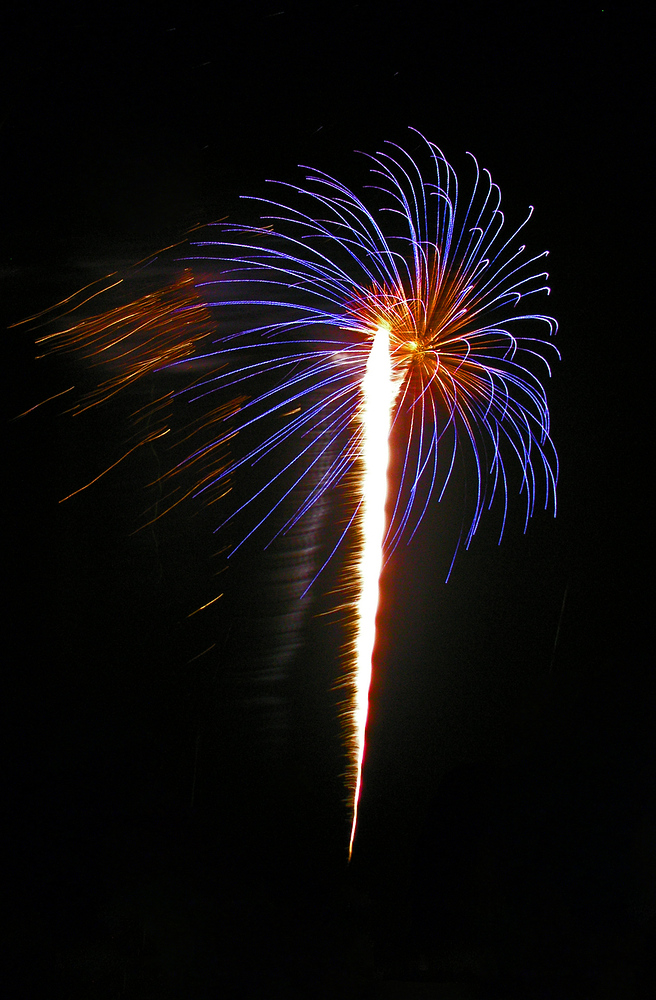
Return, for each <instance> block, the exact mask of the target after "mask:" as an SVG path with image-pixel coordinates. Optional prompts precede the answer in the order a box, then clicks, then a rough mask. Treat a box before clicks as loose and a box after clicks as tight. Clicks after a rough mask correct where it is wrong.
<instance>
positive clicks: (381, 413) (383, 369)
mask: <svg viewBox="0 0 656 1000" xmlns="http://www.w3.org/2000/svg"><path fill="white" fill-rule="evenodd" d="M389 340H390V331H389V329H388V328H387V327H384V326H380V327H378V329H377V330H376V334H375V337H374V342H373V345H372V348H371V353H370V354H369V359H368V361H367V370H366V373H365V376H364V379H363V380H362V396H363V401H362V410H361V416H360V419H361V421H362V425H363V430H364V447H363V459H364V471H363V481H362V516H361V520H360V524H361V528H362V552H361V555H360V560H359V564H358V577H359V589H360V596H359V598H358V602H357V614H356V637H355V705H354V707H353V726H354V730H355V732H354V741H355V748H356V780H355V791H354V795H353V822H352V825H351V839H350V841H349V851H348V856H349V861H350V859H351V855H352V853H353V841H354V839H355V830H356V826H357V822H358V805H359V801H360V789H361V786H362V762H363V760H364V735H365V729H366V726H367V712H368V709H369V687H370V684H371V661H372V655H373V651H374V642H375V640H376V612H377V610H378V596H379V588H380V573H381V569H382V565H383V542H384V538H385V501H386V499H387V470H388V466H389V457H390V449H389V434H390V422H391V413H392V407H393V405H394V400H395V399H396V395H397V393H398V390H399V385H398V383H397V382H396V381H395V380H394V379H393V378H392V363H391V359H390V349H389Z"/></svg>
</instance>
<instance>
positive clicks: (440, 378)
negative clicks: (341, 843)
mask: <svg viewBox="0 0 656 1000" xmlns="http://www.w3.org/2000/svg"><path fill="white" fill-rule="evenodd" d="M416 136H417V141H418V143H419V144H420V154H421V156H422V157H423V159H424V160H425V162H426V168H425V169H422V168H421V167H420V165H419V164H418V163H417V162H416V161H415V159H414V158H413V156H411V155H410V153H408V152H406V151H405V150H403V149H402V148H401V147H399V146H396V145H395V144H392V143H389V144H387V146H386V148H385V150H384V151H383V152H380V153H378V154H376V155H375V156H369V157H368V159H369V163H370V166H371V175H372V180H373V183H372V185H371V187H370V189H371V200H372V202H373V203H376V202H378V206H377V209H376V207H373V208H371V209H370V208H369V207H368V206H367V205H366V204H365V203H364V201H363V200H361V199H360V198H359V197H358V196H357V195H356V194H354V193H353V192H352V191H350V190H349V189H348V188H347V187H345V186H344V185H343V184H342V183H340V182H339V181H338V180H336V179H335V178H333V177H331V176H329V175H327V174H325V173H323V172H321V171H317V170H309V168H304V169H306V170H309V172H308V173H307V174H306V177H305V183H304V185H303V186H299V185H295V184H289V183H280V182H272V183H274V184H277V186H278V189H279V190H280V192H281V196H280V197H279V198H271V199H264V198H258V199H255V200H256V201H258V202H260V203H263V204H264V205H265V206H266V214H265V215H263V216H262V225H259V226H244V225H227V224H222V225H221V229H220V233H219V234H218V236H217V237H216V238H215V239H213V238H207V239H203V240H196V241H194V246H195V250H194V253H193V255H192V257H191V259H189V260H188V261H187V263H191V262H192V261H193V260H196V261H199V260H203V261H207V260H214V261H216V260H217V259H219V260H222V261H223V265H222V274H221V277H220V278H219V279H217V280H215V281H210V282H206V283H205V287H206V289H207V290H208V294H209V297H210V302H209V304H210V305H211V306H216V307H218V308H219V309H220V310H222V311H223V315H229V313H230V310H233V309H238V310H239V309H246V310H248V313H249V315H250V316H252V314H253V311H254V310H259V313H260V315H259V318H258V321H257V323H256V324H253V323H252V320H251V323H250V324H243V323H242V324H239V323H237V324H236V328H235V331H234V332H233V333H226V334H225V335H224V336H223V337H222V339H221V343H220V345H219V346H218V349H217V350H216V351H213V352H212V355H211V356H212V358H214V359H215V360H216V361H217V362H223V361H226V362H228V367H227V369H226V371H225V372H224V373H222V374H219V375H218V376H214V375H210V376H208V378H207V380H206V381H205V382H201V383H200V384H198V385H197V386H196V387H195V389H194V392H195V393H196V394H197V395H198V394H200V395H203V394H205V395H206V396H207V397H208V398H209V397H211V396H212V395H213V394H214V393H217V392H219V391H220V390H221V389H228V388H230V389H234V388H235V387H236V386H239V387H240V390H241V391H242V392H248V389H247V388H246V387H247V386H249V385H252V386H253V387H254V388H253V391H252V393H249V396H250V398H249V400H248V402H247V403H245V404H244V406H243V407H242V409H241V412H240V415H239V420H238V421H237V424H236V428H235V429H236V430H238V431H243V432H248V433H251V432H252V431H253V429H255V430H256V431H257V430H258V429H261V433H260V434H259V436H258V437H257V444H256V445H255V446H254V447H253V448H251V449H249V450H248V452H247V454H245V455H244V456H243V457H241V458H240V459H238V460H235V461H234V462H233V463H231V464H230V465H229V467H228V472H229V474H231V475H233V474H234V475H238V474H239V473H240V472H243V471H244V470H246V469H248V470H249V474H250V473H252V470H253V468H254V467H255V466H256V465H257V464H258V463H261V462H262V461H263V460H264V459H265V458H266V459H267V463H270V462H271V461H274V462H275V459H276V456H279V461H278V466H277V471H275V472H274V474H273V475H270V474H266V475H265V476H264V477H263V482H262V484H261V485H258V488H257V489H255V490H253V492H252V494H251V496H249V497H248V498H247V499H246V500H245V501H244V502H243V503H241V504H240V505H239V506H238V507H237V508H235V509H233V510H231V512H230V514H229V516H228V518H227V520H232V519H233V518H235V517H237V516H238V515H239V514H241V513H242V512H243V511H245V510H247V509H248V508H249V507H251V505H254V504H255V503H256V501H257V504H258V511H261V509H262V506H263V509H264V513H261V512H260V513H258V516H257V517H256V518H254V519H253V520H254V523H252V524H251V525H250V526H249V528H248V530H246V531H245V533H244V535H243V537H242V538H241V540H240V542H239V544H238V545H237V546H235V551H236V550H237V549H238V548H239V547H240V546H241V544H243V542H245V541H246V539H247V538H249V537H250V536H251V535H252V534H253V533H254V532H255V531H256V530H257V529H259V528H261V527H262V526H263V525H266V524H267V523H269V524H271V523H272V522H274V521H275V517H276V516H278V517H280V520H281V521H282V523H277V524H276V526H275V528H273V529H272V528H269V537H271V536H272V535H273V537H275V536H276V535H278V534H280V533H284V532H285V531H288V530H290V529H291V528H292V526H293V525H295V524H296V523H297V521H298V520H299V519H300V518H301V517H303V515H305V514H306V513H307V512H308V511H309V510H310V508H311V507H312V506H313V504H314V503H316V502H317V500H318V499H319V498H320V497H321V496H322V495H323V494H324V493H325V492H326V491H327V490H328V489H331V488H333V487H335V485H336V484H337V483H339V482H344V481H346V480H348V481H349V483H351V484H352V479H349V477H351V476H352V473H353V469H354V468H358V467H362V468H364V475H363V477H361V479H360V485H359V486H358V487H357V488H356V489H355V491H354V497H353V506H354V510H353V513H352V516H351V517H350V518H349V519H348V521H347V524H346V527H345V528H344V531H343V532H342V534H341V538H343V537H344V536H345V535H346V534H347V533H348V531H349V528H351V526H358V525H359V526H360V529H361V531H362V533H363V538H362V552H363V554H362V556H361V558H360V559H359V560H358V567H359V568H358V570H357V575H358V576H359V590H360V597H359V599H358V601H357V602H356V604H357V610H358V620H357V622H356V624H355V637H354V641H353V649H354V655H353V662H354V664H355V667H354V676H353V686H354V689H355V696H354V699H353V700H354V708H353V712H352V720H351V725H352V741H353V744H354V747H353V769H352V787H353V790H354V797H353V826H352V831H351V847H352V844H353V836H354V833H355V821H356V817H357V804H358V796H359V793H360V785H361V768H362V760H363V754H364V728H365V722H366V703H367V692H368V687H369V679H370V675H371V655H372V649H373V642H374V636H373V629H374V621H375V611H376V601H377V591H378V578H379V574H380V567H381V560H380V558H378V557H377V556H376V557H372V556H371V552H372V551H373V550H374V549H379V550H380V551H381V552H384V553H385V554H387V555H389V553H390V552H391V551H392V550H393V549H394V548H395V547H396V546H397V545H398V544H399V542H400V541H401V539H404V538H405V539H408V540H409V539H411V538H412V536H413V534H414V533H415V532H416V530H417V528H418V526H419V524H420V522H421V520H422V517H423V515H424V513H425V511H426V509H427V506H428V503H429V500H430V498H431V496H432V495H434V494H437V499H438V500H439V499H441V497H442V496H443V494H444V491H445V489H446V487H447V485H448V483H449V481H450V479H451V477H452V472H453V468H454V462H455V459H456V455H457V454H458V453H459V452H461V451H463V450H464V451H469V453H470V456H471V458H472V459H473V461H472V462H470V464H471V466H472V468H473V470H474V475H475V481H474V489H473V490H472V491H471V492H472V496H473V502H472V503H471V507H470V509H469V511H468V512H467V521H466V523H465V527H464V531H463V533H462V536H461V541H462V542H463V543H464V545H465V547H467V546H469V544H470V542H471V540H472V538H473V536H474V534H475V532H476V530H477V528H478V526H479V524H480V521H481V517H482V515H483V512H484V510H485V509H486V508H489V507H491V506H492V505H493V503H494V501H495V499H496V498H497V497H500V499H501V510H502V513H501V519H500V520H501V524H500V533H499V540H501V537H502V535H503V531H504V527H505V523H506V510H507V505H508V494H509V486H508V475H507V464H506V463H507V461H508V458H510V459H511V461H515V462H516V464H517V466H518V468H519V471H520V476H521V489H520V492H521V493H523V497H524V505H525V527H526V525H527V523H528V520H529V518H530V517H531V516H532V514H533V513H534V508H535V501H536V497H537V496H538V494H539V493H543V495H544V506H545V508H548V507H549V506H550V505H551V506H552V507H553V510H554V513H555V506H556V480H557V458H556V454H555V450H554V448H553V445H552V442H551V439H550V437H549V410H548V405H547V398H546V394H545V390H544V387H543V384H542V377H543V376H544V375H548V374H550V367H549V361H550V355H551V357H557V356H558V353H557V350H556V348H555V347H554V346H553V344H552V343H551V338H552V336H553V335H554V334H555V332H556V330H557V324H556V321H555V320H554V319H552V318H551V317H549V316H546V315H543V314H541V313H537V312H533V311H531V310H530V307H529V309H528V310H526V308H525V303H528V302H530V301H532V296H534V295H536V294H539V293H548V292H549V288H548V286H547V285H546V284H545V282H546V280H547V277H548V276H547V274H546V272H544V271H543V270H541V266H542V265H541V261H542V260H543V259H544V257H545V256H546V252H545V253H541V254H538V255H537V256H531V255H530V254H528V253H527V252H526V247H525V246H524V245H523V244H522V243H521V233H522V231H523V229H524V226H525V225H526V223H527V222H528V220H529V219H530V217H531V214H532V209H531V210H530V211H529V213H528V215H527V217H526V218H525V219H524V221H523V222H522V224H521V225H520V226H518V227H517V228H514V229H511V230H510V231H509V232H508V230H507V229H506V227H505V220H504V215H503V213H502V212H501V207H500V205H501V195H500V191H499V188H498V186H497V185H496V184H494V183H493V181H492V178H491V176H490V174H489V172H488V171H486V170H483V171H480V170H479V167H478V164H477V162H476V160H475V158H474V157H473V156H472V157H471V161H472V167H473V176H474V181H473V186H472V189H471V193H469V194H468V195H467V196H466V197H465V198H462V196H461V194H460V191H459V185H458V179H457V176H456V174H455V171H454V170H453V168H452V167H451V166H450V164H449V163H448V162H447V160H446V159H445V157H444V155H443V154H442V152H441V151H440V150H439V148H438V147H437V146H435V145H434V144H433V143H431V142H428V141H427V140H425V139H424V138H423V137H421V136H420V135H419V133H416ZM210 235H213V234H210ZM219 316H221V312H220V313H219ZM220 326H221V320H220V319H219V327H220ZM383 341H385V346H384V347H383V346H381V345H382V344H383ZM387 351H389V370H386V366H385V364H384V363H381V358H382V357H383V355H385V352H387ZM374 360H375V361H376V364H375V365H374V364H373V362H374ZM182 363H184V362H182ZM375 371H378V372H379V374H378V375H375V374H374V372H375ZM383 372H386V374H383ZM264 378H266V379H268V380H269V384H268V387H267V388H265V389H263V390H262V389H260V387H259V386H260V383H261V381H262V379H264ZM374 387H376V392H377V393H378V398H379V402H378V403H377V404H373V403H372V399H373V396H374V395H375V393H374ZM197 395H196V397H195V398H197ZM380 400H383V402H382V403H381V402H380ZM375 405H378V407H382V410H385V408H387V412H388V413H389V411H390V408H391V421H392V425H394V424H395V423H397V422H398V425H399V426H401V427H402V428H403V431H404V439H405V444H404V449H403V454H402V456H401V458H400V462H399V468H400V474H399V476H398V482H396V483H395V485H394V487H393V492H392V498H391V504H390V509H391V514H390V517H389V520H388V524H387V527H386V530H385V531H382V532H381V528H380V519H381V518H383V517H384V509H385V499H386V490H385V488H384V481H385V475H386V471H387V466H386V464H385V465H384V467H383V472H382V474H381V472H380V468H379V472H378V476H377V480H376V485H375V486H372V485H371V478H370V477H371V476H372V475H374V474H373V473H372V472H371V469H372V461H374V459H373V458H372V454H371V448H372V447H375V448H377V449H380V441H378V443H376V444H375V445H373V444H372V442H373V440H374V438H375V437H376V435H374V434H373V431H372V428H373V426H374V425H376V424H377V426H378V428H379V433H380V428H381V427H382V428H383V436H384V438H385V439H387V437H388V433H389V420H388V419H387V417H385V416H384V415H382V410H380V409H379V412H378V415H377V416H376V417H375V418H373V421H372V419H371V412H372V407H374V406H375ZM272 421H273V422H274V429H273V430H271V429H270V427H271V422H272ZM378 436H379V435H378ZM290 442H293V443H294V446H293V447H292V448H291V453H290V447H289V445H290ZM438 456H439V458H440V474H439V476H438ZM267 468H270V464H267ZM211 485H212V483H211V482H208V483H206V484H203V485H201V486H200V487H199V490H198V493H199V495H200V494H201V493H202V491H203V490H205V489H207V488H209V487H210V486H211ZM289 503H291V506H292V513H291V515H289V514H288V508H287V506H286V505H287V504H289ZM283 510H285V513H284V514H281V511H283ZM374 510H377V514H376V515H374V514H373V513H372V512H373V511H374ZM372 521H373V522H374V526H373V527H371V528H370V527H369V525H370V523H371V522H372ZM454 557H455V556H454ZM451 565H452V564H451ZM365 567H368V568H366V569H365ZM449 572H450V570H449ZM372 593H374V594H375V595H376V600H374V601H373V602H372V600H371V594H372ZM365 606H366V608H367V611H366V613H365V611H364V610H363V609H364V608H365ZM365 618H366V621H365ZM365 636H368V638H364V637H365Z"/></svg>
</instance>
